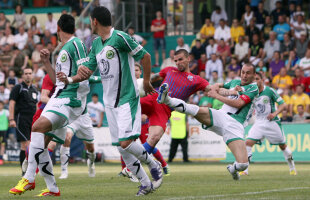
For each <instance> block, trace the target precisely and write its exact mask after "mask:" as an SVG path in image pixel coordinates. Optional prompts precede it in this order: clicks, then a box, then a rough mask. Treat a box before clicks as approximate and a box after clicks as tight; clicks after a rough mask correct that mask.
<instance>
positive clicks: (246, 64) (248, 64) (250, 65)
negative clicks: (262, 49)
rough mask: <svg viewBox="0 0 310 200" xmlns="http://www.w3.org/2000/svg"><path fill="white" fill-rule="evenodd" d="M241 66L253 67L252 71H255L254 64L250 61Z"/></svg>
mask: <svg viewBox="0 0 310 200" xmlns="http://www.w3.org/2000/svg"><path fill="white" fill-rule="evenodd" d="M243 66H248V67H252V68H253V73H255V67H254V65H253V64H252V63H250V62H248V63H245V64H244V65H243ZM243 66H242V68H243ZM242 68H241V69H242Z"/></svg>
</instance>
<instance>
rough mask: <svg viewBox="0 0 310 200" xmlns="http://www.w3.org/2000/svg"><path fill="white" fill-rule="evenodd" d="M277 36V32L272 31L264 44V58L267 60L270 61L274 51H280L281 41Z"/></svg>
mask: <svg viewBox="0 0 310 200" xmlns="http://www.w3.org/2000/svg"><path fill="white" fill-rule="evenodd" d="M276 38H277V35H276V33H275V32H273V31H271V32H270V33H269V40H267V41H266V42H265V45H264V53H263V58H264V60H265V62H270V61H271V59H272V57H273V54H274V52H276V51H280V42H279V40H277V39H276Z"/></svg>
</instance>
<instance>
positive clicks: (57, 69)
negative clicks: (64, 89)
mask: <svg viewBox="0 0 310 200" xmlns="http://www.w3.org/2000/svg"><path fill="white" fill-rule="evenodd" d="M60 71H61V64H59V63H56V72H60Z"/></svg>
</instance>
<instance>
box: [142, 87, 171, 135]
mask: <svg viewBox="0 0 310 200" xmlns="http://www.w3.org/2000/svg"><path fill="white" fill-rule="evenodd" d="M157 97H158V94H157V93H155V94H152V95H148V96H146V97H143V98H141V100H140V103H141V108H142V114H145V115H147V117H148V118H149V122H150V123H149V125H150V126H161V127H162V128H163V129H164V131H165V130H166V124H167V122H168V120H169V118H170V116H171V109H170V108H169V107H168V106H167V105H165V104H159V103H157V101H156V99H157Z"/></svg>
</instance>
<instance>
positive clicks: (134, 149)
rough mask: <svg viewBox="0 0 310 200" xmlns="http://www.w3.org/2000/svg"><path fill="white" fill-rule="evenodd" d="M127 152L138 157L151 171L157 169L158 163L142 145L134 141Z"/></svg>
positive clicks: (127, 148)
mask: <svg viewBox="0 0 310 200" xmlns="http://www.w3.org/2000/svg"><path fill="white" fill-rule="evenodd" d="M125 150H126V151H127V152H129V153H131V154H132V155H134V156H136V158H138V159H139V160H140V161H141V162H143V163H145V164H147V165H148V167H149V169H152V168H155V167H157V163H156V162H155V161H154V159H153V158H152V157H151V156H150V155H149V154H148V152H147V151H146V150H145V148H144V147H143V146H142V145H141V144H139V143H137V142H135V141H133V142H132V143H131V144H130V145H129V146H128V147H126V149H125Z"/></svg>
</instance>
